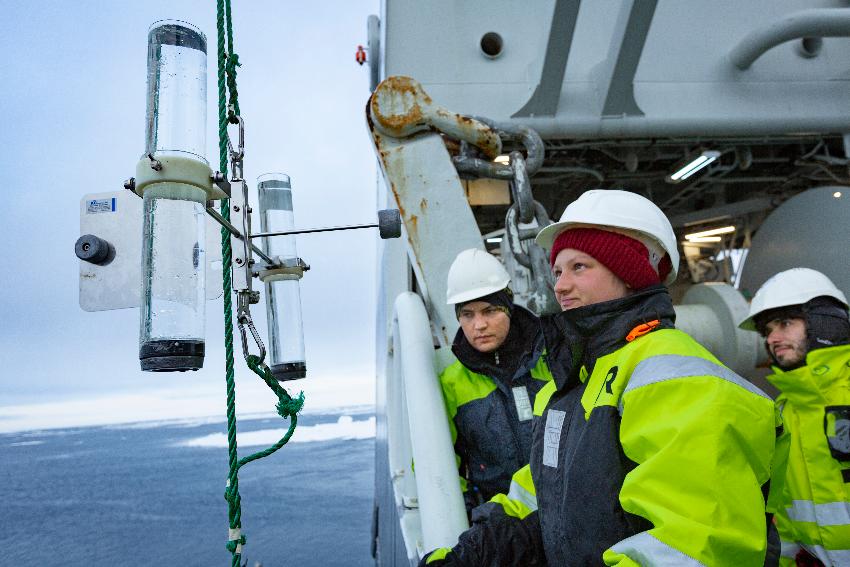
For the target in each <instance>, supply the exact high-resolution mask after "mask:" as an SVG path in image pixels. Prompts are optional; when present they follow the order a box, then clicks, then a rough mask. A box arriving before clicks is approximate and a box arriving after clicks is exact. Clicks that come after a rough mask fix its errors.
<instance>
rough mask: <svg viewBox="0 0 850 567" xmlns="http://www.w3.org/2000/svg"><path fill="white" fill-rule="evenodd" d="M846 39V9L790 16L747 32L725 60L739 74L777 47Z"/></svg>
mask: <svg viewBox="0 0 850 567" xmlns="http://www.w3.org/2000/svg"><path fill="white" fill-rule="evenodd" d="M848 36H850V10H848V9H847V8H820V9H812V10H802V11H800V12H794V13H793V14H789V15H788V16H786V17H784V18H782V19H781V20H778V21H776V22H773V23H771V24H768V25H767V26H765V27H763V28H761V29H757V30H754V31H752V32H750V34H749V35H747V36H746V37H744V39H742V40H741V41H740V42H739V43H738V45H736V46H735V47H734V48H733V49H732V51H730V52H729V59H730V60H731V61H732V63H733V64H734V65H735V67H737V68H738V69H740V70H741V71H746V70H747V69H749V68H750V65H752V64H753V62H754V61H755V60H756V59H758V58H759V57H761V56H762V55H764V54H765V53H766V52H767V51H768V50H770V49H772V48H773V47H776V46H777V45H779V44H780V43H785V42H786V41H790V40H792V39H801V38H804V37H848Z"/></svg>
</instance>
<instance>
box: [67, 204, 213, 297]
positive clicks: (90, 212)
mask: <svg viewBox="0 0 850 567" xmlns="http://www.w3.org/2000/svg"><path fill="white" fill-rule="evenodd" d="M220 228H221V227H220V226H219V224H218V223H217V222H215V220H213V219H212V218H210V217H207V230H206V257H207V273H206V279H207V289H206V295H207V299H216V298H218V297H221V289H222V288H221V231H220ZM84 234H93V235H95V236H97V237H98V238H102V239H103V240H106V241H107V242H109V243H110V244H111V245H112V247H113V248H114V249H115V257H114V258H113V260H112V261H111V262H109V263H108V264H106V265H103V266H98V265H97V264H92V263H90V262H85V261H83V260H80V307H81V308H83V309H84V310H85V311H109V310H111V309H126V308H128V307H138V306H139V304H140V303H141V297H142V294H141V283H142V199H141V198H140V197H138V196H137V195H136V194H135V193H133V192H132V191H127V190H124V191H113V192H110V193H91V194H88V195H84V196H83V198H82V200H81V201H80V235H81V236H82V235H84Z"/></svg>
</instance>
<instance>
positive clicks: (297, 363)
mask: <svg viewBox="0 0 850 567" xmlns="http://www.w3.org/2000/svg"><path fill="white" fill-rule="evenodd" d="M257 193H258V196H259V202H260V230H262V231H263V232H267V231H280V232H284V231H288V230H293V229H294V228H295V219H294V216H293V213H292V185H291V184H290V181H289V176H288V175H285V174H283V173H266V174H263V175H261V176H259V177H258V178H257ZM263 251H264V252H265V253H266V254H268V255H269V256H271V257H273V258H274V257H277V258H278V259H279V260H280V261H281V263H282V264H283V265H284V266H286V265H290V264H294V263H295V261H296V260H297V258H298V252H297V251H296V249H295V236H293V235H289V236H277V237H275V238H274V239H271V238H265V239H263ZM260 278H261V279H262V280H263V282H264V283H265V284H266V315H267V318H268V327H269V351H270V357H271V360H270V363H271V364H270V368H271V371H272V374H274V377H275V378H277V379H278V380H296V379H298V378H304V376H305V375H306V373H307V365H306V364H305V359H304V330H303V326H302V321H301V288H300V285H301V284H300V282H299V281H298V280H299V278H300V276H299V275H295V274H285V273H284V274H280V273H277V274H271V275H265V274H263V273H261V274H260Z"/></svg>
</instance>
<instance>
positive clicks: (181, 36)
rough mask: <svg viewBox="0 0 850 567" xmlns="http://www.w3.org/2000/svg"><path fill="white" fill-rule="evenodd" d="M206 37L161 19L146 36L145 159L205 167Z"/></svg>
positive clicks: (190, 28)
mask: <svg viewBox="0 0 850 567" xmlns="http://www.w3.org/2000/svg"><path fill="white" fill-rule="evenodd" d="M206 128H207V38H206V36H204V34H203V33H202V32H201V30H199V29H198V28H196V27H195V26H193V25H192V24H189V23H187V22H181V21H178V20H162V21H159V22H156V23H154V24H153V25H152V26H151V27H150V30H149V32H148V93H147V132H146V136H145V155H147V154H151V155H154V156H156V155H157V154H159V155H174V154H177V155H184V156H186V157H193V158H194V159H197V160H200V161H202V162H204V163H206V162H207V161H206V159H205V158H204V155H205V153H206V143H207V130H206Z"/></svg>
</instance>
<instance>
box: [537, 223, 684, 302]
mask: <svg viewBox="0 0 850 567" xmlns="http://www.w3.org/2000/svg"><path fill="white" fill-rule="evenodd" d="M566 248H572V249H573V250H578V251H580V252H584V253H585V254H589V255H590V256H593V257H594V258H595V259H596V260H598V261H599V262H601V263H602V264H603V265H604V266H605V267H606V268H608V269H609V270H611V271H612V272H613V273H614V275H615V276H617V277H618V278H620V279H621V280H623V281H624V282H625V283H626V285H628V286H629V287H630V288H632V289H634V290H638V289H643V288H645V287H649V286H651V285H655V284H659V283H661V282H662V281H663V280H664V279H665V278H666V277H667V275H668V274H669V273H670V270H671V269H672V267H673V266H672V264H671V263H670V256H669V255H667V254H665V255H664V258H662V260H661V261H660V262H659V264H658V272H656V271H655V269H654V268H653V267H652V264H650V262H649V251H648V250H647V249H646V246H645V245H644V244H643V243H642V242H640V241H638V240H635V239H634V238H630V237H628V236H626V235H624V234H620V233H617V232H609V231H607V230H601V229H598V228H572V229H569V230H565V231H564V232H562V233H561V234H559V235H558V237H557V238H556V239H555V242H554V244H553V245H552V253H551V254H550V256H549V264H550V265H553V266H554V264H555V258H556V257H557V256H558V253H559V252H560V251H561V250H564V249H566Z"/></svg>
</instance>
